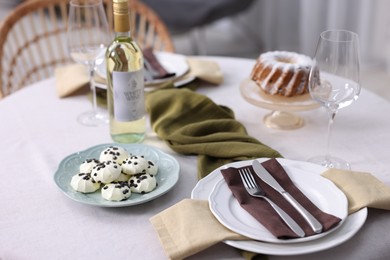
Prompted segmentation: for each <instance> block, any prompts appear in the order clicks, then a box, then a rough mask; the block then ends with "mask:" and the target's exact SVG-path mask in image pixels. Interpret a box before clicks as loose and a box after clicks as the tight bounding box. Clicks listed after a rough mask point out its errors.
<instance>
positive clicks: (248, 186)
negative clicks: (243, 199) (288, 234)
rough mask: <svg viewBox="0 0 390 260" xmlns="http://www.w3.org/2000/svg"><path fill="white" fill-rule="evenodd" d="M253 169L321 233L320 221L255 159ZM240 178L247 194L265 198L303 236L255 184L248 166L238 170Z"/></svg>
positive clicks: (287, 216)
mask: <svg viewBox="0 0 390 260" xmlns="http://www.w3.org/2000/svg"><path fill="white" fill-rule="evenodd" d="M252 167H253V170H254V171H255V173H256V175H257V176H258V177H259V178H260V179H261V180H263V181H264V182H265V183H267V184H268V185H269V186H271V187H272V188H273V189H275V190H276V191H278V192H279V193H280V194H281V195H282V196H283V197H284V198H285V199H286V200H287V201H288V202H289V203H290V204H291V205H292V206H293V207H294V208H295V209H296V210H297V211H298V212H299V214H301V215H302V217H303V218H304V219H305V220H306V222H307V223H308V224H309V225H310V227H311V228H312V229H313V231H314V232H315V233H317V234H318V233H321V231H322V229H323V227H322V225H321V223H320V222H319V221H318V220H317V219H316V218H315V217H314V216H313V215H312V214H311V213H310V212H308V211H307V210H306V209H305V208H304V207H303V206H302V205H301V204H300V203H299V202H298V201H296V200H295V199H294V198H293V197H292V196H291V195H290V194H289V193H288V192H287V191H285V190H284V189H283V187H282V186H281V185H280V184H279V183H278V182H277V181H276V180H275V179H274V177H273V176H272V175H271V174H270V173H269V172H268V171H267V170H266V169H265V168H264V167H263V166H262V165H261V163H260V162H258V161H257V160H254V161H253V164H252ZM238 172H239V174H240V177H241V180H242V182H243V184H244V187H245V190H246V191H247V192H248V194H249V195H251V196H253V197H258V198H262V199H264V200H266V201H267V202H268V203H269V204H270V205H271V206H272V208H273V209H274V210H275V211H276V212H277V213H278V215H279V216H280V217H281V218H282V220H283V221H284V222H285V223H286V225H287V226H288V227H289V228H290V229H291V230H292V231H293V232H294V233H295V234H297V236H299V237H304V236H305V232H304V231H303V230H302V228H301V227H300V226H299V225H298V224H297V223H296V222H295V221H294V220H293V219H292V218H291V217H290V216H289V215H288V214H287V213H286V212H285V211H284V210H282V209H281V208H280V207H278V206H277V205H276V204H275V203H274V202H273V201H272V200H270V199H269V198H268V197H267V196H266V194H265V192H264V191H263V190H262V189H261V187H260V186H259V185H257V183H256V181H255V178H254V177H253V175H252V173H251V170H250V168H249V167H248V168H242V169H239V170H238Z"/></svg>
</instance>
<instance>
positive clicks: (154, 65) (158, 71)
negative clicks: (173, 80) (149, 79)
mask: <svg viewBox="0 0 390 260" xmlns="http://www.w3.org/2000/svg"><path fill="white" fill-rule="evenodd" d="M142 53H143V55H144V59H145V62H144V64H145V69H146V70H153V72H155V74H154V73H152V71H150V72H151V74H152V76H153V79H164V78H170V77H173V76H175V75H176V73H170V72H168V71H167V70H166V69H165V68H164V67H163V66H162V65H161V63H160V62H159V61H158V59H157V58H156V56H155V55H154V52H153V49H152V48H150V47H149V48H146V49H144V50H143V51H142ZM148 64H149V65H150V68H148Z"/></svg>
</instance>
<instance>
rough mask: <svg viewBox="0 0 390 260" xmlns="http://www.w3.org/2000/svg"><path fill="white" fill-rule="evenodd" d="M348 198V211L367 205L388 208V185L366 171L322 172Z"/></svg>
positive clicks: (389, 203) (389, 205)
mask: <svg viewBox="0 0 390 260" xmlns="http://www.w3.org/2000/svg"><path fill="white" fill-rule="evenodd" d="M322 176H324V177H325V178H328V179H330V180H331V181H333V183H334V184H336V186H337V187H338V188H339V189H340V190H342V191H343V192H344V194H345V195H346V196H347V198H348V213H349V214H352V213H354V212H356V211H358V210H359V209H361V208H364V207H369V208H376V209H385V210H390V187H389V186H386V184H384V183H383V182H381V181H379V180H378V179H377V178H375V177H374V176H373V175H371V174H370V173H367V172H353V171H343V170H338V169H329V170H327V171H326V172H324V173H323V174H322Z"/></svg>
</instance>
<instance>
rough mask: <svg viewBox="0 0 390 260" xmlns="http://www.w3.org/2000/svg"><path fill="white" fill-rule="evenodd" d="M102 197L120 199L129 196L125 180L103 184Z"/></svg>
mask: <svg viewBox="0 0 390 260" xmlns="http://www.w3.org/2000/svg"><path fill="white" fill-rule="evenodd" d="M101 192H102V197H103V198H104V199H106V200H110V201H122V200H125V199H127V198H129V197H130V195H131V190H130V187H129V184H128V183H127V182H113V183H109V184H106V185H104V186H103V188H102V191H101Z"/></svg>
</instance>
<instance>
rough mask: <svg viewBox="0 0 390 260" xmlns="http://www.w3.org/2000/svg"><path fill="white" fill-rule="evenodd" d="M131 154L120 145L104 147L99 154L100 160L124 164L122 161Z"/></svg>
mask: <svg viewBox="0 0 390 260" xmlns="http://www.w3.org/2000/svg"><path fill="white" fill-rule="evenodd" d="M129 156H130V154H129V152H128V151H126V150H125V149H124V148H122V147H119V146H110V147H107V148H106V149H104V150H103V151H102V152H101V153H100V156H99V161H101V162H105V161H114V162H116V163H119V164H122V162H123V161H124V160H125V159H126V158H128V157H129Z"/></svg>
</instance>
